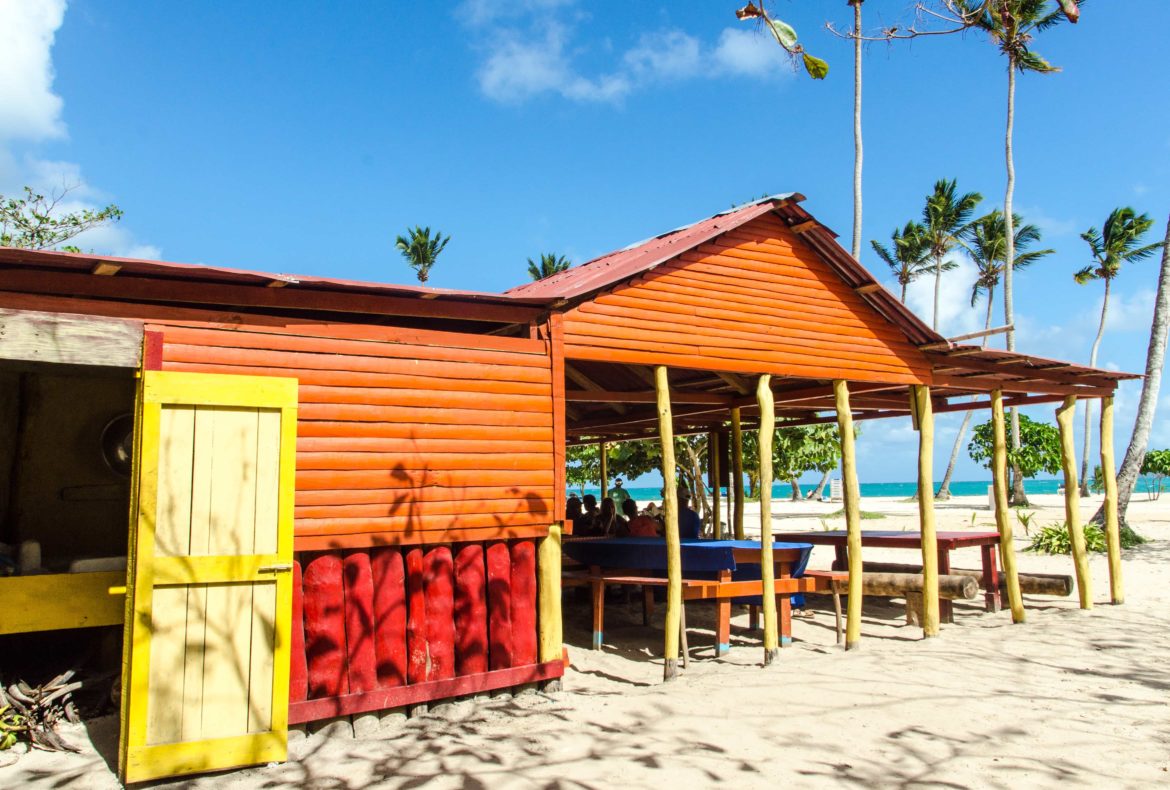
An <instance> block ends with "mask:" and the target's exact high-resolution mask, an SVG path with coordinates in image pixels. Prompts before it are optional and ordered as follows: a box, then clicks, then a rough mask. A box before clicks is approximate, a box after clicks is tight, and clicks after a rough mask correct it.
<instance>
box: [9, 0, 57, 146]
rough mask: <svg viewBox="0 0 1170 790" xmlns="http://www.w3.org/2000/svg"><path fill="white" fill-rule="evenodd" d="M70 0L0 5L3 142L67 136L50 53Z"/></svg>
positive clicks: (41, 0) (26, 0)
mask: <svg viewBox="0 0 1170 790" xmlns="http://www.w3.org/2000/svg"><path fill="white" fill-rule="evenodd" d="M64 16H65V0H38V1H35V2H29V1H28V0H25V1H24V2H20V1H17V2H12V1H11V0H7V1H6V2H3V3H0V141H4V140H13V139H30V140H43V139H47V138H51V137H62V136H64V134H65V125H64V124H63V123H62V122H61V106H62V101H61V97H60V96H58V95H56V94H55V93H53V61H52V58H51V56H50V50H51V48H52V46H53V38H54V36H55V34H56V32H57V28H59V27H60V26H61V21H62V19H63V18H64Z"/></svg>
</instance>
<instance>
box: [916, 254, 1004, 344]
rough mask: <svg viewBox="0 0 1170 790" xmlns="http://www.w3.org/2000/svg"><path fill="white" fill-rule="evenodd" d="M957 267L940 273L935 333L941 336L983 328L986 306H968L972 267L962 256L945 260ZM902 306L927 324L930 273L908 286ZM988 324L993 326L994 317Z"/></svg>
mask: <svg viewBox="0 0 1170 790" xmlns="http://www.w3.org/2000/svg"><path fill="white" fill-rule="evenodd" d="M949 259H950V260H953V261H954V262H955V263H956V264H958V268H956V269H954V270H952V271H949V272H943V274H942V281H941V283H940V287H939V304H938V331H939V332H940V333H941V334H943V335H944V336H947V337H950V336H952V335H962V334H966V333H968V332H976V331H979V330H982V329H983V323H984V319H985V316H986V309H987V308H986V303H985V302H980V303H978V304H976V305H975V307H972V306H971V286H972V285H974V283H975V276H976V268H975V264H974V263H973V262H972V261H971V259H970V258H968V257H967V256H966V255H959V254H951V255H950V257H949ZM906 304H907V306H909V308H910V309H911V310H913V311H914V313H915V314H916V315H917V316H918V317H919V318H921V319H922V320H923V321H925V322H926V323H927V324H929V325H933V317H934V274H933V273H931V272H928V273H927V274H924V275H922V276H921V277H919V278H918V279H917V280H915V281H914V282H912V283H911V284H910V287H909V289H907V292H906ZM992 323H995V319H994V317H993V318H992Z"/></svg>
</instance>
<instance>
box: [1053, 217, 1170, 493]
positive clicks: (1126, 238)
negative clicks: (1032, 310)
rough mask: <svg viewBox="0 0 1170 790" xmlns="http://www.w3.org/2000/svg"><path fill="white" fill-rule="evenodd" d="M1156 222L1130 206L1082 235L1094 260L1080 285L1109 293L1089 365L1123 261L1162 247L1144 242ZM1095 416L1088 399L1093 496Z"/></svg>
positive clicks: (1084, 465)
mask: <svg viewBox="0 0 1170 790" xmlns="http://www.w3.org/2000/svg"><path fill="white" fill-rule="evenodd" d="M1153 224H1154V221H1153V220H1152V219H1150V217H1149V216H1148V215H1146V214H1138V213H1137V212H1135V211H1134V210H1133V209H1132V208H1130V207H1129V206H1124V207H1121V208H1115V209H1113V211H1111V212H1110V213H1109V216H1108V218H1106V220H1105V224H1104V225H1102V226H1101V230H1097V228H1095V227H1092V228H1089V229H1088V230H1087V231H1085V232H1084V233H1082V234H1081V238H1082V239H1084V240H1085V243H1086V244H1088V245H1089V249H1090V251H1091V253H1092V258H1093V262H1092V263H1091V264H1090V265H1088V266H1086V267H1084V268H1083V269H1081V270H1079V271H1078V272H1077V273H1076V274H1074V275H1073V279H1074V280H1076V282H1077V284H1078V285H1084V284H1085V283H1089V282H1093V281H1094V280H1103V281H1104V283H1105V294H1104V296H1103V297H1102V299H1101V321H1100V323H1099V324H1098V326H1097V335H1096V337H1094V338H1093V346H1092V349H1091V350H1090V351H1089V367H1096V365H1097V351H1098V350H1099V349H1100V348H1101V338H1102V337H1103V336H1104V334H1105V321H1106V318H1107V316H1108V315H1109V292H1110V289H1111V287H1112V285H1113V280H1114V279H1116V278H1117V276H1118V275H1119V274H1121V265H1122V264H1123V263H1136V262H1138V261H1143V260H1145V259H1147V258H1149V257H1151V256H1152V255H1153V254H1154V253H1155V252H1157V251H1158V250H1159V249H1161V248H1162V243H1161V242H1157V243H1155V244H1142V237H1143V236H1145V234H1146V232H1147V231H1149V229H1150V228H1151V227H1152V226H1153ZM1092 417H1093V401H1091V400H1086V401H1085V442H1084V449H1083V451H1082V455H1081V496H1088V495H1089V481H1088V479H1087V478H1088V472H1089V451H1090V450H1091V448H1092V445H1093V439H1092V432H1091V430H1090V428H1091V424H1092Z"/></svg>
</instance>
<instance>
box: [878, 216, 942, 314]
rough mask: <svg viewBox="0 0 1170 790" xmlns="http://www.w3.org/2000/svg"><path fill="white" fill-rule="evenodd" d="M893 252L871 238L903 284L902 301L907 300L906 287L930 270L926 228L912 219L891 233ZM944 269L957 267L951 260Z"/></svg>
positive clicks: (879, 253) (899, 281)
mask: <svg viewBox="0 0 1170 790" xmlns="http://www.w3.org/2000/svg"><path fill="white" fill-rule="evenodd" d="M890 241H891V242H892V244H893V248H894V249H893V252H891V251H890V250H889V249H887V248H886V246H885V245H884V244H882V243H881V242H880V241H878V240H877V239H871V240H870V242H869V243H870V244H872V245H873V251H874V252H876V253H877V255H878V257H879V258H881V259H882V260H883V261H885V263H886V266H889V267H890V271H891V272H893V273H894V277H895V278H896V279H897V280H898V285H900V286H902V297H901V298H902V302H903V303H905V302H906V288H907V287H908V286H909V285H910V283H912V282H914V281H915V280H917V279H918V278H919V277H921V276H922V275H923V274H925V273H926V272H927V271H928V268H927V265H926V261H927V257H928V256H929V255H930V247H929V246H928V245H927V243H926V228H924V227H923V226H922V225H921V224H920V223H917V222H915V221H914V220H910V221H909V222H907V223H906V227H904V228H902V229H901V230H898V229H897V228H894V231H893V232H892V233H891V234H890ZM943 268H944V270H946V269H953V268H955V264H954V263H953V262H951V261H948V262H947V263H945V264H943Z"/></svg>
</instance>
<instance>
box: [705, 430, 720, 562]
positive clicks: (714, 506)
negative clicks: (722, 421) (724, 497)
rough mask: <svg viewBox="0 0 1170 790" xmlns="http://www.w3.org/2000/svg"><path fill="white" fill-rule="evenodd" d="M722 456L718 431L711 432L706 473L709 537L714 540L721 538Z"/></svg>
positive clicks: (708, 436) (708, 438) (708, 442)
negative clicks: (709, 502)
mask: <svg viewBox="0 0 1170 790" xmlns="http://www.w3.org/2000/svg"><path fill="white" fill-rule="evenodd" d="M722 459H723V454H722V453H720V452H719V431H711V433H709V434H708V435H707V471H708V475H707V476H708V477H709V478H710V480H711V535H712V536H713V537H714V538H715V540H721V539H722V538H723V522H722V516H723V514H722V513H720V512H719V511H720V509H721V508H720V507H719V504H720V502H719V499H720V496H719V495H720V490H719V489H720V488H722V487H723V476H722V474H721V471H722V465H721V464H720V461H721V460H722Z"/></svg>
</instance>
